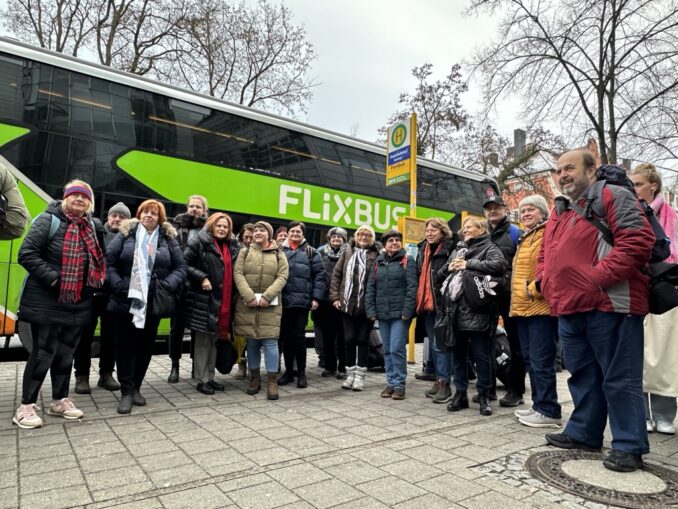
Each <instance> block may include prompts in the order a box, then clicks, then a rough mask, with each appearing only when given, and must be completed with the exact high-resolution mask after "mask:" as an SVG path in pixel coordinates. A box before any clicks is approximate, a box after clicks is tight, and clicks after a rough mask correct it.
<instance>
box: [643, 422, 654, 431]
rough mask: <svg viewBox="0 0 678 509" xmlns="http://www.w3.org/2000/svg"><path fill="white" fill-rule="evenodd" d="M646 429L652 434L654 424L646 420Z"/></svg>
mask: <svg viewBox="0 0 678 509" xmlns="http://www.w3.org/2000/svg"><path fill="white" fill-rule="evenodd" d="M645 428H647V432H648V433H652V432H653V431H654V422H652V421H651V420H650V419H648V420H646V421H645Z"/></svg>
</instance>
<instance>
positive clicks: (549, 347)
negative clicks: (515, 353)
mask: <svg viewBox="0 0 678 509" xmlns="http://www.w3.org/2000/svg"><path fill="white" fill-rule="evenodd" d="M515 320H516V323H517V325H518V336H519V338H520V350H521V351H522V353H523V362H524V363H525V367H526V369H527V374H528V375H529V377H530V386H531V387H532V408H534V409H535V410H536V411H537V412H539V413H540V414H542V415H545V416H546V417H551V418H552V419H560V417H561V414H560V403H558V392H557V391H556V367H555V361H556V335H555V332H556V331H555V323H554V322H557V320H556V319H555V318H553V317H551V316H530V317H525V318H524V317H516V318H515Z"/></svg>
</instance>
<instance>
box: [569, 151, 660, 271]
mask: <svg viewBox="0 0 678 509" xmlns="http://www.w3.org/2000/svg"><path fill="white" fill-rule="evenodd" d="M606 185H614V186H619V187H623V188H625V189H627V190H628V191H629V192H630V193H631V194H633V196H636V191H635V189H634V188H633V182H631V179H630V178H629V177H628V175H627V174H626V170H625V169H624V168H622V167H621V166H617V165H614V164H604V165H601V166H599V167H598V169H597V170H596V181H595V182H594V183H593V185H592V186H591V187H590V189H589V193H588V196H587V199H586V205H585V206H584V207H585V208H582V207H580V206H579V205H578V204H577V203H575V202H574V201H573V202H571V203H570V208H571V209H572V210H574V211H575V212H576V213H577V214H578V215H580V216H581V217H583V218H584V219H586V220H587V221H588V222H590V223H591V224H592V225H593V226H595V227H596V228H597V229H598V231H600V233H601V234H602V235H603V239H604V240H605V242H607V243H608V244H609V245H610V246H614V237H613V236H612V232H611V231H610V229H609V228H608V227H607V225H606V224H605V223H604V221H606V219H607V215H606V214H605V209H604V208H603V188H604V187H605V186H606ZM638 202H639V203H640V206H641V208H642V209H643V212H644V213H645V217H647V220H648V222H649V223H650V226H652V231H653V233H654V236H655V241H654V246H652V254H651V255H650V263H658V262H661V261H664V260H666V259H667V258H668V257H669V256H670V255H671V241H670V240H669V238H668V237H667V236H666V233H665V232H664V229H663V228H662V226H661V224H659V221H658V220H657V217H656V216H655V215H654V211H653V210H652V207H650V205H649V204H648V203H647V202H646V201H645V200H638Z"/></svg>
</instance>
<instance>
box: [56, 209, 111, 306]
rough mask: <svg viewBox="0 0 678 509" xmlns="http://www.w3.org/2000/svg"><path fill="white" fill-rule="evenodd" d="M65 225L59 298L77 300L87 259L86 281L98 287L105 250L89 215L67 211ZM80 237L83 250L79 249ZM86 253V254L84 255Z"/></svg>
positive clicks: (102, 282) (101, 282)
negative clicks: (98, 240) (74, 214)
mask: <svg viewBox="0 0 678 509" xmlns="http://www.w3.org/2000/svg"><path fill="white" fill-rule="evenodd" d="M66 218H67V219H68V227H67V228H66V233H65V235H64V249H63V251H62V253H61V280H60V286H59V300H58V301H59V302H72V303H75V302H80V299H81V295H82V287H83V280H84V277H83V275H84V272H85V259H87V285H88V286H91V287H94V288H101V286H102V285H103V284H104V279H105V277H106V264H105V262H104V254H103V252H102V251H101V247H100V246H99V243H98V242H97V238H96V235H95V233H94V228H93V227H92V223H91V222H90V220H89V218H88V217H86V216H85V217H76V216H73V215H70V214H68V213H66ZM82 241H84V243H85V250H83V249H82ZM85 257H86V258H85Z"/></svg>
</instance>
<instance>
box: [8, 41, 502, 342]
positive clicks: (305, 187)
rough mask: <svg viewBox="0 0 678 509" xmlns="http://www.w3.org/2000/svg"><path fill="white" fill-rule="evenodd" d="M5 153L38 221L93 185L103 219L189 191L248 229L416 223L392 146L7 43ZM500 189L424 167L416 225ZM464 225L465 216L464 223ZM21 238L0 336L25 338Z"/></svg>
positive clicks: (175, 203) (179, 200)
mask: <svg viewBox="0 0 678 509" xmlns="http://www.w3.org/2000/svg"><path fill="white" fill-rule="evenodd" d="M0 157H2V159H1V161H2V162H3V163H4V164H7V165H8V166H9V168H10V171H12V172H13V173H14V174H15V175H16V177H17V180H18V181H19V187H20V189H21V192H22V193H23V195H24V198H25V200H26V204H27V206H28V208H29V212H30V214H31V216H33V217H34V216H36V215H37V214H39V213H40V212H41V211H43V210H44V209H45V207H46V205H47V203H48V202H49V201H51V200H52V199H53V198H58V197H60V196H61V193H62V188H63V185H64V184H65V183H66V182H67V181H68V180H70V179H73V178H76V177H77V178H81V179H84V180H86V181H87V182H89V183H90V184H91V185H92V187H93V189H94V193H95V202H96V211H95V212H96V214H97V215H98V216H99V217H101V218H102V219H103V218H105V212H106V211H107V210H108V208H109V207H111V206H112V205H113V204H115V203H117V202H119V201H122V202H125V203H126V204H127V205H128V206H129V208H130V209H131V210H132V211H134V210H135V209H136V207H137V205H139V203H141V202H142V201H143V200H145V199H147V198H150V197H152V198H156V199H159V200H161V201H163V202H164V203H165V204H166V206H167V213H168V215H169V216H172V215H174V214H176V213H179V212H181V211H183V210H184V206H185V203H186V201H187V198H188V196H189V195H191V194H202V195H204V196H205V197H207V200H208V202H209V206H210V209H213V210H223V211H227V212H228V213H230V214H231V215H232V217H233V219H234V221H235V223H236V226H239V225H241V224H243V223H245V222H250V221H253V220H255V219H258V218H265V219H267V220H269V221H271V222H272V223H273V224H274V225H276V224H284V223H286V222H288V221H290V220H293V219H296V220H302V221H304V222H306V223H307V224H308V225H309V229H308V237H309V241H310V242H311V243H312V244H314V245H319V244H320V243H322V240H323V239H322V236H323V233H324V232H325V231H326V230H327V229H328V228H329V227H332V226H342V227H344V228H346V229H349V230H351V229H355V228H356V227H357V226H358V225H361V224H365V223H367V224H371V225H372V226H373V227H374V229H375V230H376V231H384V230H386V229H388V228H390V227H395V226H396V224H397V219H398V217H399V216H402V215H407V214H409V186H408V185H407V184H400V185H395V186H390V187H386V184H385V181H386V178H385V163H386V150H385V149H384V147H382V146H380V145H376V144H374V143H370V142H366V141H362V140H358V139H355V138H351V137H348V136H344V135H342V134H338V133H335V132H332V131H329V130H326V129H321V128H317V127H312V126H309V125H306V124H303V123H300V122H296V121H293V120H290V119H286V118H283V117H280V116H276V115H271V114H267V113H263V112H261V111H257V110H254V109H251V108H245V107H242V106H239V105H236V104H233V103H230V102H227V101H223V100H219V99H215V98H213V97H210V96H206V95H202V94H198V93H195V92H189V91H186V90H182V89H180V88H177V87H173V86H169V85H164V84H162V83H159V82H157V81H152V80H149V79H146V78H143V77H139V76H135V75H132V74H128V73H125V72H120V71H115V70H113V69H110V68H108V67H105V66H101V65H97V64H93V63H90V62H86V61H83V60H79V59H76V58H72V57H68V56H64V55H61V54H58V53H53V52H50V51H45V50H42V49H38V48H35V47H33V46H29V45H26V44H23V43H20V42H18V41H15V40H13V39H7V38H2V37H0ZM490 188H492V189H493V190H494V192H497V184H496V182H495V181H493V180H492V179H489V178H488V177H486V176H484V175H479V174H476V173H473V172H471V171H466V170H462V169H459V168H454V167H451V166H447V165H443V164H439V163H436V162H433V161H429V160H425V159H419V165H418V189H417V202H418V203H417V205H418V206H417V216H418V217H420V218H427V217H432V216H440V217H444V218H445V219H447V220H449V221H451V224H454V221H455V218H458V217H460V213H461V212H462V211H468V212H471V213H473V212H475V213H482V201H483V197H484V196H485V195H486V193H487V192H488V190H489V189H490ZM457 220H458V219H457ZM20 245H21V239H19V240H16V241H12V242H2V243H0V336H5V337H6V338H9V337H10V336H11V335H12V334H14V332H15V320H16V314H15V313H16V310H17V307H18V297H19V291H20V288H21V283H22V281H23V278H24V275H25V271H24V270H23V269H22V268H21V266H19V265H18V264H17V263H16V259H17V252H18V250H19V246H20Z"/></svg>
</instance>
